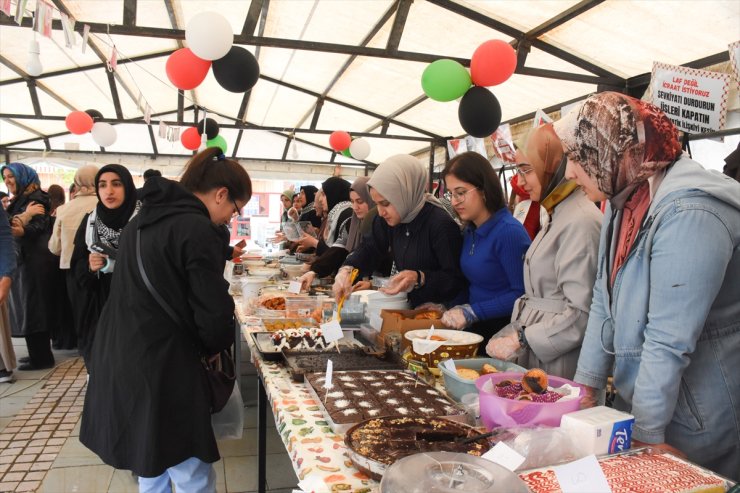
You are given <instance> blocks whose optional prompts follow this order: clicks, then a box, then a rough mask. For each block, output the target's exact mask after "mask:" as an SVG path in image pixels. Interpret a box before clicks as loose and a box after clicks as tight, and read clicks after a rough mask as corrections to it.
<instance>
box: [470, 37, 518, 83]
mask: <svg viewBox="0 0 740 493" xmlns="http://www.w3.org/2000/svg"><path fill="white" fill-rule="evenodd" d="M514 70H516V51H514V48H512V47H511V45H510V44H509V43H507V42H506V41H501V40H500V39H492V40H490V41H486V42H485V43H483V44H482V45H480V46H479V47H478V48H476V50H475V52H474V53H473V58H472V59H471V60H470V78H471V79H473V84H475V85H476V86H483V87H489V86H495V85H498V84H501V83H502V82H504V81H505V80H506V79H508V78H509V77H511V75H512V74H513V73H514Z"/></svg>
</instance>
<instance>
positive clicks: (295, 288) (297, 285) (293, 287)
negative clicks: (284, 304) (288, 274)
mask: <svg viewBox="0 0 740 493" xmlns="http://www.w3.org/2000/svg"><path fill="white" fill-rule="evenodd" d="M288 292H289V293H293V294H300V292H301V281H290V284H289V285H288Z"/></svg>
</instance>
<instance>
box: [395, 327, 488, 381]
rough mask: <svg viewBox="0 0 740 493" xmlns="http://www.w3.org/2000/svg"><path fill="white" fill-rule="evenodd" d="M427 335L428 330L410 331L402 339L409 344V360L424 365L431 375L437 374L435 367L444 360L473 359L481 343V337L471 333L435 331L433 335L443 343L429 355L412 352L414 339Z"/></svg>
mask: <svg viewBox="0 0 740 493" xmlns="http://www.w3.org/2000/svg"><path fill="white" fill-rule="evenodd" d="M428 333H429V330H428V329H423V330H411V331H409V332H406V333H405V334H404V338H405V339H406V340H407V341H408V342H409V350H410V354H411V358H412V359H414V360H416V361H422V362H424V363H426V364H427V366H428V367H429V371H430V372H432V374H433V375H438V374H439V370H438V369H437V365H438V364H439V362H440V361H442V360H444V359H450V358H453V359H454V358H460V359H466V358H472V357H474V356H475V355H476V353H477V352H478V345H479V344H480V343H481V342H482V341H483V336H481V335H478V334H474V333H472V332H463V331H460V330H449V329H436V330H435V331H434V334H435V335H437V336H440V337H443V338H444V339H445V341H444V342H443V343H442V344H440V346H439V347H438V348H437V349H435V350H434V351H432V352H431V353H428V354H423V355H422V354H417V353H416V352H414V346H413V341H414V339H417V338H418V339H425V338H426V337H427V334H428Z"/></svg>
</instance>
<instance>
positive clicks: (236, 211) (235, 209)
mask: <svg viewBox="0 0 740 493" xmlns="http://www.w3.org/2000/svg"><path fill="white" fill-rule="evenodd" d="M231 203H232V204H234V213H233V214H232V215H231V217H234V216H240V215H241V213H242V211H241V209H240V208H239V205H238V204H237V203H236V200H234V199H231Z"/></svg>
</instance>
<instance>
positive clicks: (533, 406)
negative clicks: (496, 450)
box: [475, 372, 585, 430]
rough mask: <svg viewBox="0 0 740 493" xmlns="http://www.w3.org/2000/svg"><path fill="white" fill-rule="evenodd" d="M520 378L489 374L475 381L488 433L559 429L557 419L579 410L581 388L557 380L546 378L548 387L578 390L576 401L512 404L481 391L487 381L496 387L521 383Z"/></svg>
mask: <svg viewBox="0 0 740 493" xmlns="http://www.w3.org/2000/svg"><path fill="white" fill-rule="evenodd" d="M522 375H523V374H522V373H511V372H503V373H492V374H490V375H483V376H482V377H480V378H479V379H478V380H476V381H475V386H476V388H477V389H478V395H479V397H480V416H481V420H482V421H483V424H485V425H486V427H487V428H488V429H489V430H492V429H493V428H497V427H500V426H503V427H512V426H534V425H545V426H560V418H561V417H562V416H563V414H567V413H572V412H573V411H578V409H579V408H580V403H581V399H582V398H583V396H584V395H585V392H584V390H583V387H582V386H581V385H579V384H577V383H575V382H572V381H570V380H567V379H565V378H560V377H552V376H551V377H548V379H549V385H550V387H553V388H558V387H561V386H563V385H565V384H570V385H573V386H575V387H578V388H580V389H581V393H580V397H579V398H578V399H572V400H567V401H563V402H561V401H557V402H551V403H548V402H532V401H515V400H512V399H506V398H505V397H499V396H498V395H496V393H495V390H492V391H491V392H487V391H485V390H483V386H484V385H485V384H486V382H488V381H489V380H490V381H491V383H492V384H493V385H496V384H497V383H499V382H501V381H502V380H516V381H518V380H521V379H522Z"/></svg>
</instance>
